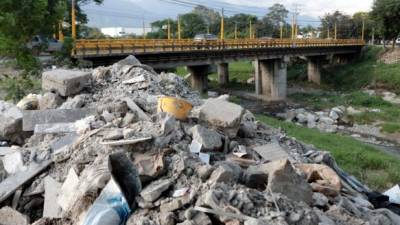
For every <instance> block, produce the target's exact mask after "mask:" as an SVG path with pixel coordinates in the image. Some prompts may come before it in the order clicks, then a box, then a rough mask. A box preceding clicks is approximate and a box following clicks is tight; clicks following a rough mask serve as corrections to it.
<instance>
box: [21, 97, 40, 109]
mask: <svg viewBox="0 0 400 225" xmlns="http://www.w3.org/2000/svg"><path fill="white" fill-rule="evenodd" d="M40 98H41V96H38V95H35V94H29V95H27V96H25V97H24V98H23V99H21V100H20V101H19V102H18V104H17V107H18V108H20V109H21V110H36V109H38V107H39V99H40Z"/></svg>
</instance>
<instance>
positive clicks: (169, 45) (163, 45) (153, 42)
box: [73, 39, 365, 58]
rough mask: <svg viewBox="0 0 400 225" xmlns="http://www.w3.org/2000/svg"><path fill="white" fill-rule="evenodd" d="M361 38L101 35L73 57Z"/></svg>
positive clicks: (344, 42)
mask: <svg viewBox="0 0 400 225" xmlns="http://www.w3.org/2000/svg"><path fill="white" fill-rule="evenodd" d="M364 44H365V43H364V41H362V40H359V39H338V40H332V39H294V40H292V39H236V40H234V39H233V40H232V39H229V40H215V41H195V40H192V39H183V40H175V39H173V40H165V39H100V40H77V41H76V43H75V49H74V51H73V57H75V58H85V57H91V58H92V57H104V56H112V55H124V54H134V55H140V54H149V53H172V52H204V51H216V50H230V49H235V50H246V49H276V48H307V47H312V48H318V47H321V48H324V47H325V48H326V47H346V46H362V45H364Z"/></svg>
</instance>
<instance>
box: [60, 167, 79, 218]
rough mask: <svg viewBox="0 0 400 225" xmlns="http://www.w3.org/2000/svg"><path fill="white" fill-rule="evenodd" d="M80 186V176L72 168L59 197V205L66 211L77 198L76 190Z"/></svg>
mask: <svg viewBox="0 0 400 225" xmlns="http://www.w3.org/2000/svg"><path fill="white" fill-rule="evenodd" d="M78 186H79V177H78V175H77V174H76V172H75V170H74V169H73V168H71V169H70V170H69V172H68V175H67V179H65V181H64V183H63V185H62V186H61V189H60V192H59V193H60V195H59V196H58V198H57V203H58V205H60V206H61V208H62V209H63V210H65V211H68V210H69V209H70V207H71V205H72V204H74V201H75V198H76V191H77V188H78Z"/></svg>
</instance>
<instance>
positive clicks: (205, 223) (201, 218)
mask: <svg viewBox="0 0 400 225" xmlns="http://www.w3.org/2000/svg"><path fill="white" fill-rule="evenodd" d="M191 220H192V222H193V223H194V224H195V225H212V221H211V220H210V218H209V217H208V216H207V214H205V213H203V212H196V213H195V215H194V216H192V219H191Z"/></svg>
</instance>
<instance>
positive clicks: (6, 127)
mask: <svg viewBox="0 0 400 225" xmlns="http://www.w3.org/2000/svg"><path fill="white" fill-rule="evenodd" d="M22 116H23V115H22V111H21V110H20V109H19V108H18V107H16V106H15V105H13V104H11V103H8V102H5V101H0V140H5V141H11V142H15V143H17V144H22V142H23V140H21V132H22Z"/></svg>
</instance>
